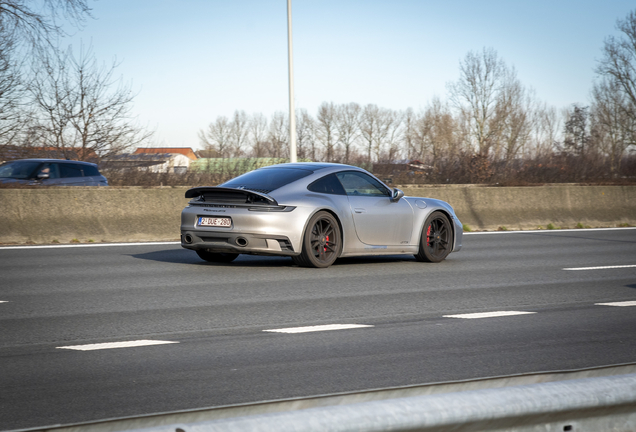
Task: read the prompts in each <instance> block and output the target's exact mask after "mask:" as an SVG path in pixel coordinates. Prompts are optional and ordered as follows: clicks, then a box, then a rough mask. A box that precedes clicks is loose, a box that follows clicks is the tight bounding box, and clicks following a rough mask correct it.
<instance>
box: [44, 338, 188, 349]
mask: <svg viewBox="0 0 636 432" xmlns="http://www.w3.org/2000/svg"><path fill="white" fill-rule="evenodd" d="M174 343H179V342H175V341H160V340H136V341H127V342H107V343H98V344H88V345H70V346H61V347H56V348H58V349H70V350H77V351H93V350H101V349H112V348H133V347H140V346H149V345H164V344H174Z"/></svg>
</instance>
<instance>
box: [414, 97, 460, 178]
mask: <svg viewBox="0 0 636 432" xmlns="http://www.w3.org/2000/svg"><path fill="white" fill-rule="evenodd" d="M456 128H457V126H456V121H455V119H454V118H453V115H452V113H451V112H450V109H449V108H448V105H446V104H444V103H442V101H441V100H440V99H439V98H438V97H435V98H433V100H432V101H431V103H429V104H428V105H427V107H426V109H425V110H424V114H423V115H422V116H421V117H419V118H418V119H417V120H416V122H415V126H414V145H415V147H416V154H417V157H418V159H421V160H422V161H428V162H429V163H430V164H431V165H432V166H433V167H435V168H436V169H438V167H439V164H440V163H441V162H442V160H443V159H444V158H445V157H446V158H449V157H453V156H455V155H456V154H457V152H458V148H457V147H458V138H457V131H456Z"/></svg>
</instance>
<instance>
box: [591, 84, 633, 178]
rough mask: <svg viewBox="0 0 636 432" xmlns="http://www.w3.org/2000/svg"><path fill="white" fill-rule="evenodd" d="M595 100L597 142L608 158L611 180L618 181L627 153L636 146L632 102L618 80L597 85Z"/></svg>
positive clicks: (593, 104) (594, 117) (593, 92)
mask: <svg viewBox="0 0 636 432" xmlns="http://www.w3.org/2000/svg"><path fill="white" fill-rule="evenodd" d="M592 98H593V102H592V108H591V112H590V114H591V121H592V131H593V133H594V138H595V139H596V141H597V142H598V145H599V147H600V149H601V151H602V152H603V153H604V154H605V155H607V157H608V160H609V166H610V175H611V177H616V176H617V175H618V173H619V172H620V168H621V160H622V158H623V155H624V154H625V152H626V150H627V149H628V148H629V146H630V145H633V144H636V116H634V115H631V111H632V108H631V107H630V106H629V105H630V103H629V100H628V99H627V97H626V95H625V92H623V91H622V89H621V88H620V85H619V83H618V82H617V81H616V80H604V81H601V82H600V83H597V84H596V85H595V86H594V89H593V91H592Z"/></svg>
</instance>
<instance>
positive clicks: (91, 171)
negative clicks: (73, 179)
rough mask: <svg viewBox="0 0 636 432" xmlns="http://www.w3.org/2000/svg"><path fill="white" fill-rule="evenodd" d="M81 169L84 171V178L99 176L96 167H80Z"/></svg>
mask: <svg viewBox="0 0 636 432" xmlns="http://www.w3.org/2000/svg"><path fill="white" fill-rule="evenodd" d="M82 169H83V170H84V175H85V176H86V177H91V176H98V175H99V170H98V169H97V167H94V166H93V165H82Z"/></svg>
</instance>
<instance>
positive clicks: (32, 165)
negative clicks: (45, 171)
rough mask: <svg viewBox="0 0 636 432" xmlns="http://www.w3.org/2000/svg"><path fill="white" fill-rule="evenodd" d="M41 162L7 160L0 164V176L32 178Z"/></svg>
mask: <svg viewBox="0 0 636 432" xmlns="http://www.w3.org/2000/svg"><path fill="white" fill-rule="evenodd" d="M40 164H41V162H34V161H16V162H7V163H5V164H4V165H1V166H0V178H14V179H28V178H31V177H33V174H34V172H35V170H36V169H37V167H38V166H40Z"/></svg>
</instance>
